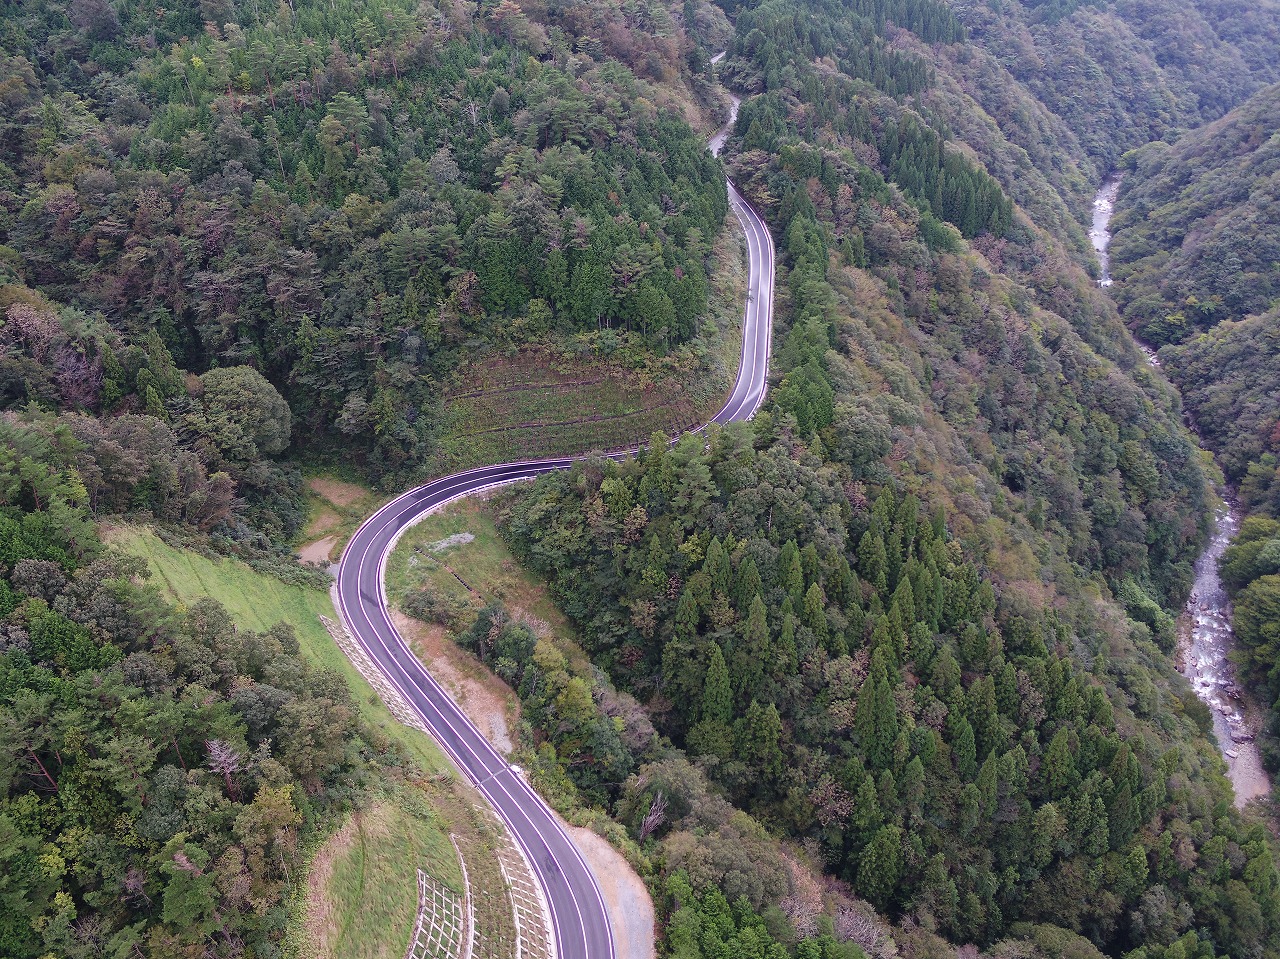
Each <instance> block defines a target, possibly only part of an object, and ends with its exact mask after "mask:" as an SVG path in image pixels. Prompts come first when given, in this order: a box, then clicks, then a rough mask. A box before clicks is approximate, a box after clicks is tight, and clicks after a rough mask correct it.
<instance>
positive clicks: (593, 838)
mask: <svg viewBox="0 0 1280 959" xmlns="http://www.w3.org/2000/svg"><path fill="white" fill-rule="evenodd" d="M565 829H566V830H567V831H568V833H569V836H570V837H571V838H572V839H573V841H574V844H575V845H576V846H577V847H578V849H579V850H580V851H581V852H582V855H583V857H584V858H585V859H586V860H587V863H588V865H590V866H591V871H592V872H593V873H595V876H596V882H598V883H599V884H600V891H601V892H602V893H603V894H604V904H605V908H607V909H608V910H609V924H610V925H611V926H612V927H613V941H614V946H615V947H616V949H617V959H654V957H655V956H656V955H657V951H656V949H655V947H654V913H653V900H652V899H650V898H649V889H648V887H647V886H645V884H644V880H643V879H641V878H640V876H639V875H637V874H636V871H635V870H634V869H632V868H631V864H630V863H629V862H627V860H626V859H625V858H624V857H623V855H622V853H620V852H618V850H616V849H614V848H613V847H612V846H611V845H609V841H608V840H607V839H604V838H603V837H601V836H598V835H596V834H595V833H594V832H592V831H591V830H590V829H585V828H583V827H581V826H570V825H568V824H567V823H566V824H565Z"/></svg>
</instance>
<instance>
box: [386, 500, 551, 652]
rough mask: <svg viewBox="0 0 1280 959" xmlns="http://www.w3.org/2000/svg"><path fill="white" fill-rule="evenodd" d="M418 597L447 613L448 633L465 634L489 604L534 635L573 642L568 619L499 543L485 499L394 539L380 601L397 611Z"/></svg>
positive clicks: (450, 509)
mask: <svg viewBox="0 0 1280 959" xmlns="http://www.w3.org/2000/svg"><path fill="white" fill-rule="evenodd" d="M497 495H501V494H497ZM423 591H428V592H429V593H431V594H433V595H434V596H436V597H438V598H439V600H440V603H439V606H440V608H441V609H443V610H446V611H453V613H454V615H453V616H452V621H451V622H442V623H441V625H445V626H446V627H449V628H450V629H451V631H453V632H459V631H461V630H464V629H466V628H467V627H468V626H470V625H471V623H472V622H473V621H474V619H475V611H477V610H479V609H480V608H481V607H482V606H484V605H486V604H488V603H491V602H494V601H495V600H496V601H499V602H501V603H502V605H503V606H505V607H506V609H507V611H508V612H509V613H510V614H511V615H512V616H514V617H516V618H518V619H523V620H525V621H527V622H529V623H530V625H532V626H534V627H535V629H536V630H537V631H540V632H545V633H548V634H550V635H554V636H556V637H559V638H563V639H569V640H572V639H573V635H574V634H573V628H572V627H571V626H570V625H569V620H568V619H567V618H566V617H565V615H564V613H562V612H560V610H559V609H557V608H556V606H555V603H553V602H552V601H551V597H549V596H548V595H547V592H546V589H545V587H544V585H543V583H542V581H541V580H540V579H539V578H538V577H537V576H535V575H534V574H533V573H531V572H529V571H528V570H526V569H525V568H524V567H522V566H521V565H520V564H519V562H517V561H516V558H515V556H513V555H512V553H511V551H510V550H508V549H507V545H506V543H504V542H503V541H502V536H501V535H500V534H499V533H498V527H497V525H496V524H495V521H494V512H493V505H492V501H491V499H488V498H480V497H474V496H473V497H469V498H467V499H464V500H459V501H457V502H455V503H451V504H450V505H449V506H446V507H445V508H444V509H443V510H440V511H439V512H436V513H432V514H431V515H430V516H428V517H427V518H426V519H424V520H423V521H422V522H421V523H419V524H418V525H416V526H414V527H412V528H411V529H410V530H409V531H408V532H406V533H405V534H404V536H402V537H401V538H400V542H399V543H397V544H396V548H395V550H394V551H392V553H391V558H390V560H389V561H388V563H387V598H388V599H389V600H391V602H392V603H394V604H395V605H397V606H400V607H401V608H404V606H405V605H406V600H408V599H409V598H410V597H411V596H412V595H413V594H415V593H421V592H423Z"/></svg>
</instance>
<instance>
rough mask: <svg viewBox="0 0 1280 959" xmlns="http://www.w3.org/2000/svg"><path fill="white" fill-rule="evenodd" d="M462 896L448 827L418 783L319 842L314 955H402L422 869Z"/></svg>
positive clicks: (351, 958) (387, 958)
mask: <svg viewBox="0 0 1280 959" xmlns="http://www.w3.org/2000/svg"><path fill="white" fill-rule="evenodd" d="M419 869H422V870H423V871H424V872H426V873H427V874H428V875H430V876H431V877H432V878H434V879H435V880H436V881H437V882H440V883H441V884H443V885H445V886H447V887H448V888H449V889H451V890H452V891H453V892H455V893H457V894H459V895H461V894H462V891H463V885H462V873H461V871H460V870H459V868H458V859H457V855H456V853H455V852H454V849H453V845H452V844H451V843H450V842H449V836H448V825H447V824H446V823H444V822H443V821H442V820H441V817H440V816H439V815H438V814H437V813H436V812H435V811H434V810H433V809H432V808H431V807H430V806H429V805H428V804H427V802H426V800H425V798H424V796H423V794H422V793H421V792H420V791H419V790H417V789H414V788H412V787H407V788H404V789H400V790H397V791H396V792H395V794H394V795H390V796H388V797H387V798H385V799H382V800H380V801H378V802H374V803H371V804H370V805H369V806H368V807H367V808H365V809H361V810H357V811H356V812H354V813H353V814H352V815H351V817H350V818H349V819H348V820H347V822H346V823H345V824H343V826H342V828H341V829H339V830H338V831H337V832H336V833H334V834H333V835H332V836H331V837H329V839H328V841H327V842H326V843H325V844H324V845H323V846H322V847H321V848H320V851H319V852H318V853H317V855H316V858H315V862H314V864H313V866H312V871H311V876H310V879H309V887H310V888H309V895H308V913H309V915H308V920H307V930H308V933H309V935H308V937H307V938H308V940H309V943H310V946H311V948H312V949H313V950H314V953H313V955H315V956H316V957H334V959H338V957H342V959H400V957H401V956H403V955H404V954H405V951H406V950H407V949H408V947H409V940H410V937H411V936H412V935H413V929H414V924H415V921H416V919H417V915H418V870H419Z"/></svg>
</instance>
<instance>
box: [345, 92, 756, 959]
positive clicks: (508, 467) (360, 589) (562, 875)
mask: <svg viewBox="0 0 1280 959" xmlns="http://www.w3.org/2000/svg"><path fill="white" fill-rule="evenodd" d="M734 112H736V103H735V111H734ZM721 143H723V137H718V138H716V140H713V145H714V147H715V148H716V152H718V147H719V145H720V144H721ZM729 202H730V205H731V206H732V208H733V212H734V213H735V214H736V215H737V217H738V220H739V222H741V224H742V227H743V229H744V230H745V231H746V239H747V253H748V257H749V259H750V279H749V283H748V287H747V289H748V294H747V303H746V312H745V318H744V323H743V336H742V364H741V368H740V369H739V371H738V378H737V382H736V383H735V384H734V387H733V392H732V393H731V394H730V395H729V399H728V401H727V402H726V403H725V405H724V409H722V410H721V411H720V412H719V413H717V414H716V415H715V417H713V419H712V422H714V423H732V422H736V421H740V420H746V419H750V418H751V416H753V415H754V414H755V412H756V410H757V409H759V408H760V403H761V402H762V401H763V400H764V392H765V385H766V379H767V376H768V371H769V349H770V332H771V328H772V325H773V282H774V250H773V240H772V239H771V237H770V236H769V231H768V229H767V228H766V227H765V224H764V221H763V220H761V219H760V217H759V216H758V215H757V214H756V212H755V211H754V210H753V209H751V206H750V205H749V204H748V203H747V202H746V201H745V200H744V199H743V198H742V196H741V195H740V194H739V193H738V191H737V189H736V188H735V187H734V186H733V184H732V183H731V184H729ZM615 455H619V456H621V455H625V454H615ZM576 459H577V458H576V457H566V458H561V459H546V460H534V461H530V462H523V463H502V464H499V465H497V466H485V467H480V468H478V469H472V470H467V471H466V472H463V473H457V474H455V475H453V476H446V477H445V478H443V479H438V480H435V481H434V482H431V483H428V484H427V485H426V486H422V487H419V488H418V489H414V490H410V491H409V492H407V493H405V494H404V495H402V496H400V497H398V498H397V499H395V500H393V501H392V502H390V503H388V504H387V505H386V506H384V507H383V508H382V509H380V510H379V511H378V512H377V513H375V514H374V515H373V516H372V517H370V518H369V519H368V520H366V521H365V523H364V525H363V526H361V527H360V529H359V530H357V531H356V534H355V535H354V536H353V537H352V538H351V542H350V543H348V544H347V548H346V549H345V550H344V551H343V554H342V563H341V565H340V567H339V569H338V598H339V606H340V611H341V613H342V618H343V620H344V621H345V623H346V625H347V628H348V629H349V630H350V632H351V635H352V636H353V637H355V639H356V641H357V642H358V643H360V645H361V646H363V647H364V649H365V651H366V652H367V653H368V654H369V656H370V658H371V659H372V660H373V661H374V662H375V663H376V664H377V665H378V668H379V669H381V670H382V672H383V673H384V674H385V675H386V677H387V679H388V680H390V681H391V682H392V683H393V684H394V685H395V686H396V687H397V688H398V689H399V690H400V692H401V693H402V694H403V695H404V697H405V699H406V700H407V701H408V702H409V703H410V704H411V705H412V707H413V708H414V709H415V710H416V711H417V712H418V714H419V715H421V717H422V718H423V720H424V721H425V722H426V724H427V727H428V728H429V729H430V730H431V732H432V735H434V736H435V738H436V740H437V741H438V742H439V743H440V745H441V746H442V747H443V748H444V750H445V752H446V753H448V755H449V757H450V758H451V759H452V760H453V762H454V763H455V764H456V765H457V766H458V768H459V769H460V770H462V772H463V773H464V774H465V775H466V776H467V778H468V779H470V780H471V782H472V783H474V784H475V786H476V787H477V788H478V789H479V790H480V792H481V793H483V794H484V796H485V798H486V799H488V800H489V802H490V803H492V804H493V808H494V809H495V810H496V811H497V813H498V815H499V816H501V817H502V819H503V821H504V822H506V824H507V826H508V827H509V828H510V830H511V832H512V834H513V835H514V836H515V838H516V841H517V842H518V843H519V844H520V846H521V847H522V848H523V850H524V853H525V856H526V858H527V859H528V860H529V863H530V865H531V866H532V867H533V870H534V874H535V876H536V877H537V880H538V882H539V883H541V885H542V889H543V892H544V893H545V895H546V897H547V902H548V905H549V907H550V911H551V924H552V928H553V930H554V933H555V945H556V954H557V956H558V957H559V959H613V957H614V947H613V937H612V935H611V932H610V929H609V917H608V913H607V912H606V910H605V905H604V900H603V898H602V897H601V895H600V890H599V888H598V887H597V885H596V881H595V877H594V876H593V875H592V874H591V869H590V868H589V867H588V866H587V864H586V862H585V861H584V860H583V858H582V856H581V854H580V853H579V852H578V850H577V848H576V847H575V846H574V844H573V843H572V842H571V841H570V840H569V837H568V836H566V835H565V833H564V831H563V830H562V829H561V827H560V824H559V822H558V820H557V819H556V817H555V815H554V814H553V813H552V812H551V811H550V809H548V808H547V806H546V804H545V803H544V802H543V801H542V799H541V797H539V796H538V795H537V794H536V793H535V792H534V791H533V789H532V788H531V787H530V786H529V785H528V784H527V783H526V782H525V781H524V779H522V778H521V777H520V776H519V775H518V774H517V773H515V772H514V771H513V770H512V769H511V768H510V767H509V766H508V764H507V763H506V762H505V761H504V760H503V758H502V756H501V755H500V754H499V753H498V752H497V751H496V750H495V749H494V748H493V747H492V746H491V745H490V744H489V742H488V740H486V739H485V738H484V736H482V735H481V734H480V732H479V731H478V730H477V729H476V728H475V727H474V726H473V725H472V724H471V723H470V722H469V721H468V720H467V718H466V716H465V715H463V713H462V710H461V709H459V708H458V706H457V705H456V704H455V703H454V702H453V700H452V699H450V697H449V695H448V694H447V693H446V692H445V691H444V690H443V689H442V688H441V687H440V684H439V683H437V682H436V681H435V679H434V678H433V677H432V676H431V674H430V673H429V672H428V671H427V670H426V669H425V668H423V666H422V664H421V663H419V662H418V660H417V659H416V658H415V657H414V655H413V653H412V652H410V651H409V648H408V646H407V645H406V644H405V641H404V639H403V638H402V637H401V636H400V634H399V633H398V632H397V631H396V628H395V626H393V625H392V623H391V615H390V612H389V611H388V608H387V600H386V593H385V589H384V584H383V573H384V570H385V567H386V561H387V556H388V554H389V553H390V552H391V547H392V546H393V545H394V543H395V540H396V538H397V537H398V536H399V534H400V533H401V532H403V531H404V530H405V529H406V528H407V527H409V526H411V525H413V523H414V522H415V521H416V520H418V519H420V518H421V517H422V516H423V515H425V514H426V513H428V512H430V511H431V510H433V509H435V508H436V507H438V506H440V505H441V504H442V503H445V502H447V501H449V500H451V499H456V498H458V497H460V496H466V495H468V494H470V493H474V492H476V491H477V490H481V489H484V488H486V487H489V486H493V485H496V484H499V483H508V482H512V481H514V480H519V479H526V478H532V477H535V476H537V475H539V474H541V473H548V472H551V471H552V470H560V469H567V468H568V467H569V466H571V465H572V464H573V463H574V462H575V460H576Z"/></svg>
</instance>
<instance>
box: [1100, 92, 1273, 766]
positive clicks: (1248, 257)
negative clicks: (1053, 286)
mask: <svg viewBox="0 0 1280 959" xmlns="http://www.w3.org/2000/svg"><path fill="white" fill-rule="evenodd" d="M1277 124H1280V86H1270V87H1267V88H1265V89H1263V90H1262V91H1260V92H1259V93H1257V94H1256V95H1255V96H1254V97H1253V98H1251V99H1250V100H1249V101H1247V102H1246V103H1244V104H1242V105H1241V106H1239V107H1237V108H1236V109H1234V110H1232V111H1231V112H1230V113H1228V114H1227V115H1226V116H1225V117H1223V118H1222V119H1220V120H1218V121H1217V122H1215V123H1212V124H1209V125H1208V126H1205V127H1203V128H1202V129H1199V130H1195V131H1193V132H1192V133H1189V134H1187V135H1186V136H1185V137H1183V138H1182V139H1181V140H1178V141H1177V142H1175V143H1173V144H1166V143H1154V144H1151V145H1150V146H1148V147H1145V148H1143V149H1141V150H1137V151H1135V152H1134V153H1132V154H1131V155H1130V156H1129V157H1128V167H1129V170H1128V172H1127V173H1126V177H1125V182H1124V188H1123V191H1122V193H1121V197H1120V203H1119V205H1118V212H1117V214H1116V218H1115V229H1116V235H1115V241H1114V243H1113V245H1112V250H1113V262H1114V264H1115V266H1114V273H1115V276H1116V279H1117V283H1116V285H1115V286H1114V288H1113V289H1114V291H1115V295H1116V298H1117V301H1118V302H1119V303H1120V305H1121V308H1122V310H1123V313H1124V317H1125V319H1126V320H1127V322H1128V323H1129V325H1130V326H1131V327H1132V328H1133V329H1135V330H1136V331H1137V332H1138V333H1139V334H1140V335H1142V336H1143V337H1145V338H1147V339H1148V340H1149V341H1150V342H1151V343H1152V345H1154V346H1156V347H1160V348H1161V349H1160V359H1161V363H1162V364H1163V366H1164V369H1165V370H1166V371H1167V372H1168V375H1169V377H1170V378H1171V379H1172V380H1173V381H1174V382H1175V383H1176V384H1177V385H1178V386H1179V387H1180V389H1181V391H1182V395H1183V397H1184V398H1185V400H1186V404H1187V409H1188V411H1189V412H1190V413H1191V415H1192V416H1193V418H1194V421H1195V424H1196V429H1197V431H1198V432H1199V434H1200V436H1201V437H1202V438H1203V439H1204V442H1205V445H1206V446H1207V447H1208V448H1209V449H1211V450H1213V452H1214V453H1215V454H1216V456H1217V458H1218V461H1219V462H1220V463H1221V465H1222V468H1223V471H1224V472H1225V474H1226V476H1227V479H1228V480H1229V481H1230V483H1231V484H1232V485H1233V487H1234V488H1235V490H1236V492H1237V494H1238V502H1239V506H1240V508H1241V509H1242V510H1243V511H1244V512H1245V514H1247V515H1248V514H1251V515H1252V518H1249V519H1246V520H1245V522H1244V523H1243V525H1242V528H1241V531H1240V535H1239V537H1238V538H1237V541H1236V543H1235V544H1234V545H1233V546H1232V547H1231V548H1230V549H1229V550H1228V552H1227V554H1226V556H1224V558H1223V568H1222V573H1223V581H1224V584H1225V585H1226V587H1227V590H1228V592H1229V594H1230V595H1231V597H1232V600H1233V603H1234V624H1235V630H1236V637H1237V639H1238V640H1239V642H1240V644H1241V646H1242V647H1243V651H1242V662H1243V665H1244V674H1245V678H1246V679H1247V680H1248V681H1249V682H1250V685H1251V686H1252V687H1253V688H1255V689H1257V690H1258V691H1259V692H1260V693H1261V694H1262V696H1263V697H1264V699H1265V700H1266V701H1267V702H1268V703H1270V704H1277V705H1280V685H1277V678H1276V666H1277V663H1278V662H1280V650H1278V649H1277V645H1276V637H1277V636H1278V635H1280V605H1277V602H1276V574H1280V560H1277V555H1276V542H1277V540H1276V529H1275V528H1274V523H1273V522H1272V521H1273V520H1274V519H1275V518H1277V517H1280V476H1277V457H1278V456H1280V362H1278V361H1280V315H1278V314H1277V312H1276V309H1275V302H1276V296H1277V294H1280V287H1277V285H1276V269H1275V268H1276V261H1277V259H1278V258H1280V246H1278V245H1277V244H1280V213H1278V212H1277V202H1276V201H1277V187H1276V171H1277V170H1278V169H1280V150H1278V149H1277V144H1276V137H1275V131H1276V129H1277ZM1267 732H1268V735H1267V736H1265V737H1264V738H1263V749H1264V758H1265V759H1266V761H1267V764H1268V766H1269V768H1271V770H1272V771H1273V772H1274V771H1276V770H1277V769H1280V756H1278V755H1277V738H1276V737H1277V734H1280V709H1277V708H1275V706H1274V705H1273V709H1272V713H1271V719H1270V723H1269V728H1268V730H1267Z"/></svg>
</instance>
